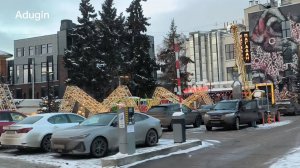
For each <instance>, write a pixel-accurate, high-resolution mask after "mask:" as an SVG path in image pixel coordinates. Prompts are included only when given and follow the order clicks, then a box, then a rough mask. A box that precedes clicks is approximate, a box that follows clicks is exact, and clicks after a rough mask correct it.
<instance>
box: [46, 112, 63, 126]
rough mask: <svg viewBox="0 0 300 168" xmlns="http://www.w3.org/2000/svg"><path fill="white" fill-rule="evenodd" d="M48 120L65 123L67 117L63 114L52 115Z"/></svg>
mask: <svg viewBox="0 0 300 168" xmlns="http://www.w3.org/2000/svg"><path fill="white" fill-rule="evenodd" d="M48 121H49V122H50V123H52V124H65V123H68V119H67V117H66V115H65V114H60V115H56V116H52V117H50V118H49V119H48Z"/></svg>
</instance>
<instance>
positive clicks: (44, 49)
mask: <svg viewBox="0 0 300 168" xmlns="http://www.w3.org/2000/svg"><path fill="white" fill-rule="evenodd" d="M46 53H47V45H46V44H43V45H42V54H46Z"/></svg>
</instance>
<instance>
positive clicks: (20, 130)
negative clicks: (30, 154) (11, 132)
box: [17, 128, 32, 133]
mask: <svg viewBox="0 0 300 168" xmlns="http://www.w3.org/2000/svg"><path fill="white" fill-rule="evenodd" d="M30 130H32V128H22V129H19V130H17V133H28V132H29V131H30Z"/></svg>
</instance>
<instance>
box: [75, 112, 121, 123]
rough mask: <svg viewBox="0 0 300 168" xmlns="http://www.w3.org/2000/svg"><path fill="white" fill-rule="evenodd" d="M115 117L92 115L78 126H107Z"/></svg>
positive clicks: (113, 115) (111, 115) (110, 115)
mask: <svg viewBox="0 0 300 168" xmlns="http://www.w3.org/2000/svg"><path fill="white" fill-rule="evenodd" d="M115 116H116V114H111V113H110V114H97V115H94V116H92V117H90V118H88V119H86V120H84V121H83V122H82V123H81V124H80V125H86V126H93V125H97V126H104V125H108V124H109V123H110V122H111V120H112V119H113V118H114V117H115Z"/></svg>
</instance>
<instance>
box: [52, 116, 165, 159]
mask: <svg viewBox="0 0 300 168" xmlns="http://www.w3.org/2000/svg"><path fill="white" fill-rule="evenodd" d="M134 118H135V124H134V130H135V140H136V144H146V145H147V146H154V145H156V144H157V142H158V139H159V138H160V137H161V135H162V129H161V126H160V121H159V120H158V119H156V118H153V117H151V116H148V115H146V114H142V113H135V114H134ZM118 129H119V128H118V117H117V113H101V114H96V115H93V116H91V117H89V118H88V119H86V120H85V121H83V122H82V123H81V124H80V125H78V126H76V127H72V128H68V129H65V130H60V131H56V132H54V133H53V135H52V138H51V142H52V149H53V151H55V152H58V153H64V154H90V155H91V156H93V157H103V156H105V155H106V154H107V152H108V151H109V150H114V149H117V148H118V146H119V138H120V137H119V133H118V131H119V130H118Z"/></svg>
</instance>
